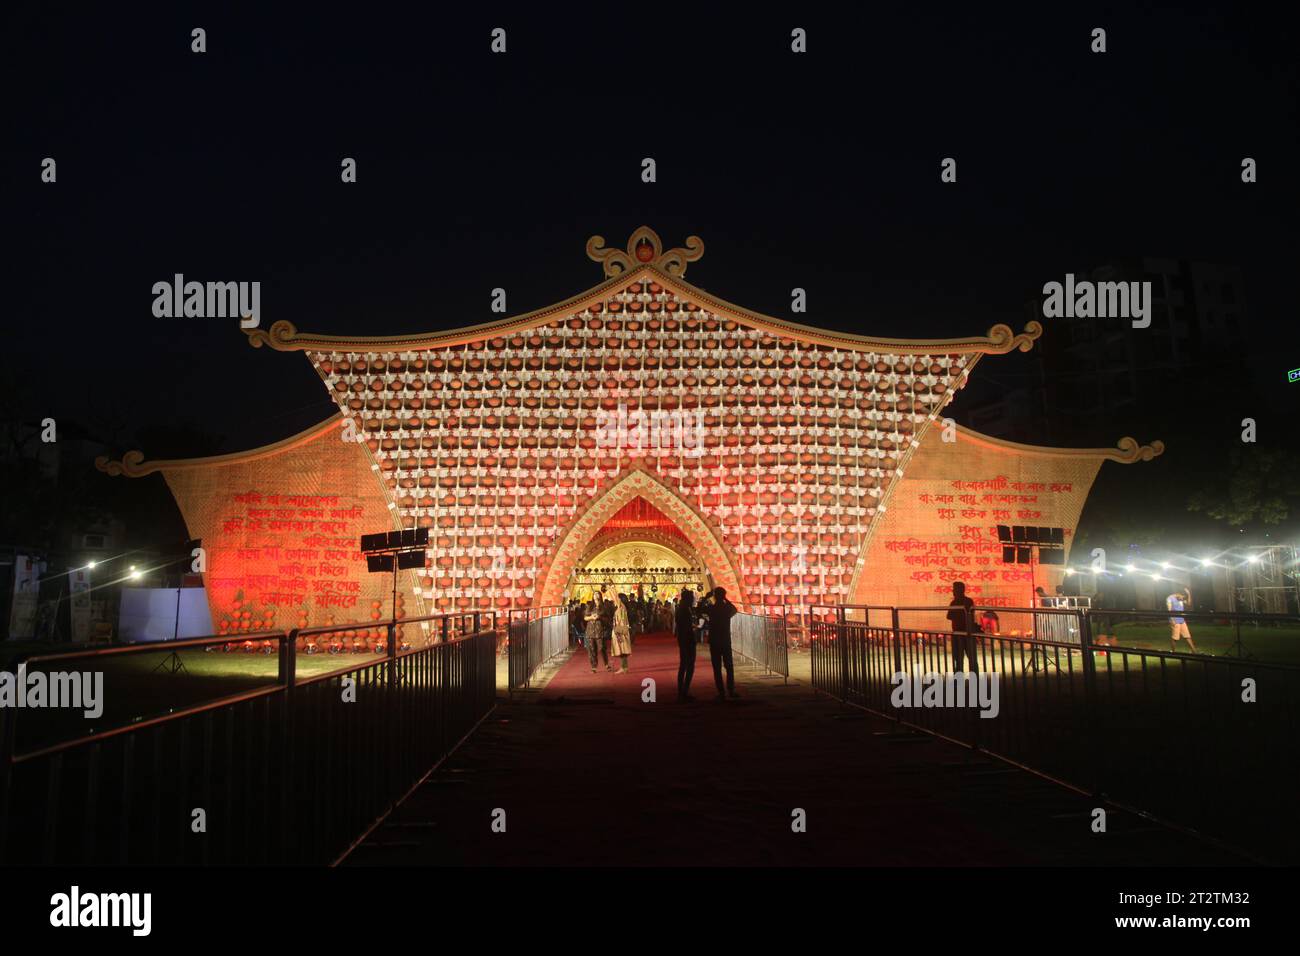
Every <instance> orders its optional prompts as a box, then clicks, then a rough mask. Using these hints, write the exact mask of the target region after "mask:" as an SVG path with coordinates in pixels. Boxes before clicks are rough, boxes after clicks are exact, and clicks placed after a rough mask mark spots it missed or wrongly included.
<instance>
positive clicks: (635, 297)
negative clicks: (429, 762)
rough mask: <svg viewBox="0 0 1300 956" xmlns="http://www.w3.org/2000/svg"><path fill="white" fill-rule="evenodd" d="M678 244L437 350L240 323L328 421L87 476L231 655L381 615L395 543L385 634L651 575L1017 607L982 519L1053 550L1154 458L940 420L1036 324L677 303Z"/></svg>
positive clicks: (799, 600)
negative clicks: (150, 501)
mask: <svg viewBox="0 0 1300 956" xmlns="http://www.w3.org/2000/svg"><path fill="white" fill-rule="evenodd" d="M703 248H704V247H703V243H702V242H700V240H699V239H698V238H696V237H690V238H689V239H687V241H686V246H685V248H677V249H669V250H664V249H663V247H662V245H661V243H660V240H659V237H658V236H657V235H656V234H655V233H654V232H653V231H652V230H650V229H648V228H645V227H642V228H641V229H638V230H637V231H636V232H635V233H634V234H633V235H632V237H631V239H630V240H629V242H628V244H627V247H626V251H624V250H620V249H615V248H610V247H607V246H606V245H605V243H604V240H603V239H601V238H600V237H599V236H597V237H593V238H592V239H591V240H590V241H589V242H588V243H587V254H588V255H589V256H590V257H591V258H592V259H593V260H595V261H597V262H599V263H600V264H601V265H602V267H603V268H604V273H605V279H604V281H603V282H601V283H600V284H599V285H597V286H595V287H593V288H591V289H589V290H587V291H586V292H583V293H581V294H579V295H577V296H574V297H573V298H570V299H567V300H565V301H564V302H561V303H559V304H557V305H553V306H549V307H547V308H544V309H539V310H537V311H534V312H530V313H528V314H527V315H523V316H519V317H517V318H508V319H502V320H500V321H497V322H490V323H486V324H483V325H478V326H473V327H470V328H464V329H458V330H454V331H450V332H437V333H431V334H426V335H410V336H393V337H378V338H377V337H349V336H325V335H312V334H308V333H303V332H299V331H298V330H297V329H296V328H295V327H294V326H293V325H292V324H290V323H289V322H285V321H280V322H276V323H275V324H274V325H272V326H271V327H270V328H269V329H267V330H262V329H251V330H246V331H247V334H248V336H249V341H250V343H251V344H252V345H253V346H255V347H261V346H264V345H265V346H269V347H270V348H272V349H276V350H278V351H282V352H302V353H304V354H305V355H306V357H307V358H308V359H309V360H310V361H311V363H312V365H313V366H314V367H315V368H316V370H317V372H318V373H319V374H320V377H321V381H322V382H323V383H324V385H325V388H326V389H327V390H328V391H329V393H330V394H331V395H332V396H333V397H334V399H335V400H336V401H337V403H338V406H339V413H338V414H337V415H334V416H332V417H331V418H329V419H328V420H326V421H324V422H322V423H320V424H319V425H317V426H315V427H313V428H311V429H308V430H307V431H305V432H302V433H301V434H298V435H294V436H293V437H290V438H287V439H285V440H284V441H281V442H279V443H277V444H274V445H269V446H266V447H263V448H257V449H254V450H252V451H247V452H243V453H238V454H232V455H223V456H219V457H212V458H199V459H188V460H179V461H152V462H146V461H145V460H144V456H143V455H142V454H141V453H140V452H129V453H127V454H126V455H125V456H124V457H123V458H122V459H121V460H120V461H112V462H110V461H107V460H104V459H101V460H100V461H99V462H98V463H97V464H98V466H99V467H100V468H101V469H102V470H105V471H107V472H109V473H110V474H124V475H129V476H138V475H147V474H150V473H152V472H161V473H162V475H163V477H164V478H165V480H166V482H167V485H168V487H169V488H170V489H171V491H172V493H173V495H174V496H175V498H176V501H177V503H178V505H179V506H180V509H181V511H182V513H183V515H184V518H185V521H186V523H187V525H188V527H189V531H190V534H191V535H192V536H194V537H198V538H202V539H203V542H204V546H205V548H206V551H207V572H206V575H205V585H206V588H207V594H208V600H209V604H210V607H211V611H212V618H213V625H214V629H216V630H217V631H218V632H222V633H232V634H233V633H238V632H240V631H249V630H257V629H259V628H262V627H275V628H285V627H292V626H302V625H306V624H333V623H343V622H349V621H357V620H365V619H367V618H370V619H375V620H378V619H379V618H380V617H386V616H387V610H388V604H389V601H390V600H391V599H390V598H389V597H388V593H389V587H390V581H389V579H388V577H387V576H386V575H382V574H368V573H367V572H366V564H365V560H364V558H363V557H362V556H361V555H360V553H359V551H358V537H359V536H360V535H361V534H362V533H364V532H371V531H376V530H385V529H401V528H413V527H426V528H429V529H430V548H429V554H428V560H427V566H426V567H425V568H424V569H423V570H415V571H409V572H402V574H403V575H406V577H405V578H404V579H403V580H402V582H401V588H400V590H399V595H398V613H399V615H402V616H406V615H408V614H412V615H413V614H428V613H434V612H437V611H443V610H469V609H497V610H504V609H510V608H521V607H527V606H529V605H551V604H556V603H559V602H562V601H564V600H565V599H566V598H569V597H572V596H579V597H580V596H583V595H584V594H585V593H586V592H587V591H589V590H590V588H591V587H592V586H595V585H598V584H600V583H603V582H604V581H610V582H614V583H615V584H616V586H617V587H619V588H620V589H635V586H636V585H637V584H640V585H642V586H643V590H644V591H645V593H647V596H649V593H650V588H651V587H653V586H654V584H655V582H656V581H657V580H662V582H663V586H662V588H661V590H662V591H663V592H664V593H665V594H672V593H675V592H676V590H677V589H678V588H679V587H680V586H682V585H683V583H684V582H690V583H693V584H694V585H696V586H712V585H722V586H724V587H726V589H727V591H728V592H729V594H730V595H732V596H733V598H734V599H736V600H737V601H738V602H744V603H749V604H755V605H765V606H767V607H770V608H780V607H781V606H783V605H785V606H789V605H794V606H805V607H806V606H809V605H813V604H838V603H869V604H882V605H933V604H943V603H946V602H947V600H948V595H949V589H950V583H951V582H952V581H953V580H958V579H960V580H963V581H965V582H966V583H967V588H968V593H970V594H972V596H973V597H974V598H975V600H976V603H978V604H995V605H1002V606H1008V605H1018V606H1024V605H1025V604H1026V603H1027V602H1028V601H1029V599H1030V593H1031V590H1032V589H1031V573H1032V572H1031V569H1027V568H1025V567H1024V566H1023V565H1015V564H1006V563H1004V562H1003V551H1002V548H1001V546H1000V545H999V541H998V537H997V530H996V526H997V525H999V524H1007V525H1016V524H1021V525H1030V526H1034V525H1037V526H1051V527H1061V528H1064V529H1066V541H1067V543H1068V542H1069V540H1070V536H1071V535H1072V534H1073V531H1074V528H1075V526H1076V524H1077V522H1078V519H1079V514H1080V512H1081V510H1082V508H1083V504H1084V501H1085V499H1086V497H1087V494H1088V490H1089V489H1090V487H1091V486H1092V482H1093V480H1094V478H1095V477H1096V474H1097V471H1098V469H1099V468H1100V467H1101V464H1102V462H1103V461H1104V460H1107V459H1110V460H1112V461H1117V462H1135V461H1139V460H1149V459H1150V458H1152V457H1154V456H1155V455H1158V454H1160V453H1161V451H1162V450H1163V447H1162V445H1161V444H1160V443H1159V442H1154V443H1152V444H1151V445H1149V446H1141V445H1139V444H1138V443H1137V442H1136V441H1135V440H1133V439H1131V438H1124V439H1122V440H1121V441H1120V442H1119V443H1118V446H1117V447H1116V448H1114V449H1058V448H1041V447H1035V446H1027V445H1020V444H1014V443H1010V442H1005V441H1001V440H998V439H996V438H992V437H989V436H986V435H981V434H979V433H976V432H973V431H970V430H967V429H962V428H957V427H956V426H954V425H952V424H951V422H950V421H948V420H947V419H945V418H944V417H943V410H944V407H945V406H946V405H947V404H948V402H949V401H951V400H952V398H953V396H954V394H956V392H957V391H958V390H959V389H960V388H961V387H962V386H963V385H964V384H965V383H966V381H967V379H968V377H969V376H970V374H971V370H972V368H973V367H974V366H975V364H976V362H977V361H978V360H979V358H980V357H981V356H982V355H985V354H1002V353H1006V352H1010V351H1012V350H1013V349H1019V350H1022V351H1025V350H1028V349H1030V348H1031V347H1032V345H1033V342H1034V340H1035V339H1036V338H1037V337H1038V336H1039V335H1040V334H1041V332H1042V327H1041V326H1040V325H1039V324H1038V323H1036V322H1030V323H1029V324H1028V325H1027V326H1026V327H1025V329H1024V331H1022V332H1019V333H1017V332H1015V331H1013V330H1012V329H1011V328H1010V327H1008V326H1006V325H996V326H994V327H993V328H992V329H990V330H989V331H988V333H987V334H986V335H982V336H972V337H970V338H962V339H941V340H904V339H883V338H870V337H866V336H858V335H850V334H847V333H843V332H832V331H826V330H822V329H815V328H810V327H808V326H803V325H798V324H795V323H793V322H789V321H786V320H784V319H777V318H772V317H770V316H766V315H760V314H757V313H754V312H750V311H748V310H747V309H744V308H741V307H740V306H736V305H732V304H730V303H729V302H726V301H723V300H722V299H719V298H717V297H716V296H714V295H712V294H710V293H707V292H704V291H703V290H701V289H698V288H696V287H695V286H693V285H691V284H690V283H688V282H687V281H686V280H685V278H684V277H685V274H686V267H687V264H688V263H692V262H695V261H696V260H698V259H699V258H700V257H701V255H702V254H703ZM638 560H641V561H642V562H643V565H638V564H637V561H638ZM641 566H644V567H646V568H655V569H658V570H657V571H656V572H655V573H656V574H658V573H663V574H664V575H666V576H665V577H663V578H662V579H656V578H654V576H653V575H651V574H649V573H648V572H647V573H646V574H644V575H641V576H640V577H638V572H637V569H638V567H641ZM1063 572H1064V568H1062V567H1041V568H1038V569H1037V578H1036V583H1038V584H1041V585H1044V586H1047V587H1048V590H1049V593H1051V590H1052V588H1053V587H1054V586H1055V585H1056V584H1059V583H1061V575H1062V573H1063ZM656 593H658V592H656Z"/></svg>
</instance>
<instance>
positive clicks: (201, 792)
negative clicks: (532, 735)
mask: <svg viewBox="0 0 1300 956" xmlns="http://www.w3.org/2000/svg"><path fill="white" fill-rule="evenodd" d="M416 625H419V627H418V628H416V627H414V626H416ZM376 628H378V629H379V631H380V633H381V634H385V635H387V636H386V639H385V640H384V643H383V646H382V653H374V652H371V651H370V647H369V645H367V653H366V657H365V658H364V659H362V660H359V661H357V662H356V663H354V664H351V665H348V666H344V667H341V668H338V669H333V670H329V671H326V672H321V673H311V668H307V669H306V670H304V672H303V673H302V674H300V673H299V666H298V665H299V663H300V658H299V656H298V652H299V651H300V650H302V649H304V648H305V647H306V645H307V643H308V641H309V640H310V639H313V638H315V639H321V638H323V639H326V640H334V639H338V640H340V641H341V640H342V639H343V638H346V637H352V636H355V637H356V639H357V640H360V635H363V634H364V635H368V636H372V635H373V633H374V631H375V629H376ZM403 634H405V635H406V637H403V636H402V635H403ZM443 635H446V636H447V637H446V640H443V639H442V636H443ZM497 637H498V635H497V629H496V615H495V613H494V612H491V611H486V612H476V613H470V614H457V615H444V616H428V617H419V618H411V619H406V620H402V621H397V622H394V621H387V622H380V623H379V624H378V625H377V624H375V623H374V622H367V623H357V624H346V625H332V626H328V627H313V628H302V629H296V630H293V631H289V632H287V633H286V632H284V631H271V632H259V633H254V634H240V635H237V636H235V637H234V638H232V637H231V636H229V635H217V636H213V637H208V638H196V639H192V640H183V641H170V642H165V643H163V644H162V645H154V644H149V645H133V646H125V647H113V648H101V649H97V650H90V651H81V652H74V653H70V654H60V655H51V656H45V657H37V658H31V659H28V660H27V661H26V662H25V664H24V666H25V667H28V668H30V667H34V666H43V667H48V666H49V665H51V664H54V665H60V664H68V663H69V662H71V661H72V660H73V659H74V658H75V659H80V660H82V661H88V662H89V663H88V664H87V665H85V666H88V667H90V668H98V669H99V670H100V671H104V670H111V671H112V672H113V678H114V680H116V681H118V682H119V683H118V684H117V685H116V686H117V687H118V688H119V689H122V690H129V689H131V688H133V687H134V688H137V689H138V688H139V687H141V686H144V685H143V684H141V682H140V680H139V677H140V672H141V670H142V668H140V667H139V666H136V665H138V664H139V663H140V662H141V660H142V659H143V660H144V662H145V668H144V669H143V672H144V673H145V674H146V675H148V676H149V686H150V687H162V688H164V689H172V688H176V689H178V690H179V689H183V688H186V687H189V686H190V685H191V684H192V683H193V682H195V681H199V682H211V683H213V684H217V685H219V686H223V687H224V686H225V683H228V682H229V680H234V678H229V677H228V676H222V674H221V668H220V666H219V665H208V666H204V663H203V661H204V651H205V650H207V649H208V648H218V649H219V648H221V647H223V646H225V645H230V644H231V643H232V642H239V643H242V642H245V641H253V642H256V643H257V644H258V645H259V646H260V645H262V644H263V643H264V642H270V643H271V644H272V645H273V647H272V651H273V652H274V653H276V655H277V666H276V668H275V671H274V672H273V673H274V675H275V676H274V678H271V676H270V674H271V673H272V672H271V671H270V670H269V668H268V669H267V674H266V675H265V677H264V679H263V681H262V684H263V686H258V687H255V688H253V689H250V690H242V691H240V692H238V693H235V694H230V695H220V696H216V697H214V698H213V699H208V700H201V701H190V702H188V703H186V704H185V705H184V706H180V707H175V708H167V709H164V710H163V711H162V712H157V710H158V708H157V707H156V706H155V707H152V708H141V707H140V705H139V704H138V703H137V705H136V706H137V710H138V718H137V719H133V720H130V721H128V722H119V723H118V725H116V726H105V727H103V728H102V729H97V732H94V733H89V734H87V733H84V732H82V733H80V734H77V735H72V736H65V737H64V738H63V739H61V740H58V741H54V742H50V741H44V742H41V743H39V744H36V745H29V743H28V741H27V738H28V736H29V735H27V734H25V733H24V730H23V728H22V727H21V726H20V724H22V722H23V720H24V717H25V716H26V715H25V712H23V711H20V710H15V709H3V710H0V860H3V861H4V862H9V863H46V864H74V863H75V864H136V863H145V864H200V865H202V864H267V863H317V864H319V863H329V862H331V861H334V860H337V859H339V858H340V857H341V856H342V855H344V854H345V853H346V852H348V851H349V850H350V849H351V847H352V846H354V845H355V844H356V842H357V841H358V840H359V838H360V837H361V836H364V834H366V833H368V832H369V831H370V829H372V828H373V827H374V826H375V825H376V824H377V822H378V821H380V820H381V819H382V818H383V817H384V816H385V815H386V814H387V813H388V812H389V811H390V810H391V809H392V807H393V806H394V805H395V803H396V802H397V801H399V800H400V799H402V798H403V797H404V795H405V794H406V793H408V792H409V791H410V790H411V789H412V788H413V787H414V786H416V785H417V784H418V783H419V781H420V780H421V779H423V777H424V776H426V775H427V774H428V773H429V772H431V771H432V769H433V768H434V767H435V766H436V765H437V764H438V763H439V762H440V761H441V760H442V759H444V758H445V757H446V756H447V755H448V754H449V753H450V752H451V751H452V750H454V749H455V747H456V746H457V745H458V744H459V742H460V741H462V740H463V739H464V738H465V736H467V735H468V734H469V733H470V732H471V731H472V730H473V729H474V728H475V727H476V726H477V725H478V723H479V722H480V721H481V720H482V719H483V718H484V717H486V716H487V714H488V713H490V712H491V711H492V709H493V708H494V707H495V705H496V673H495V669H496V664H495V658H496V642H497ZM412 644H414V645H423V646H409V645H412ZM195 651H197V654H195V655H194V656H193V658H192V659H191V660H190V662H189V666H181V667H175V668H169V669H168V672H167V673H164V674H161V675H158V674H149V671H148V669H147V665H148V664H152V663H153V661H152V659H151V658H149V657H148V656H149V655H153V656H155V657H156V656H159V655H169V654H171V653H172V652H176V654H177V655H179V656H180V658H181V661H182V664H183V663H184V657H185V655H187V654H191V653H192V652H195ZM304 656H305V655H304ZM332 659H333V658H331V660H332ZM208 660H209V661H210V660H211V658H208ZM223 682H224V683H223ZM235 682H236V684H237V683H238V681H237V680H236V681H235ZM109 686H110V687H111V686H114V685H112V684H109ZM106 690H108V687H106ZM20 715H23V716H20Z"/></svg>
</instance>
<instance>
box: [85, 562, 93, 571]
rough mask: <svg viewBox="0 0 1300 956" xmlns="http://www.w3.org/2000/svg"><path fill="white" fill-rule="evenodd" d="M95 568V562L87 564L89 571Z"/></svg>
mask: <svg viewBox="0 0 1300 956" xmlns="http://www.w3.org/2000/svg"><path fill="white" fill-rule="evenodd" d="M94 566H95V562H94V561H90V562H87V564H86V568H87V569H90V568H93V567H94Z"/></svg>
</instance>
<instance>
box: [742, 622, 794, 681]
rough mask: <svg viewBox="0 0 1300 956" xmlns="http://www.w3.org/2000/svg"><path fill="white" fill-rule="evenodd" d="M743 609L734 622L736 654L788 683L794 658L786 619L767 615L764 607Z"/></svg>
mask: <svg viewBox="0 0 1300 956" xmlns="http://www.w3.org/2000/svg"><path fill="white" fill-rule="evenodd" d="M743 607H744V608H745V610H741V611H740V612H739V613H738V614H736V616H735V617H733V618H732V619H731V647H732V650H733V651H734V652H735V653H737V654H739V655H740V656H741V657H744V658H746V659H747V660H750V661H752V662H753V663H754V664H756V665H757V666H759V667H761V668H763V669H764V670H765V671H767V673H769V674H776V675H779V676H780V677H781V678H782V679H784V680H787V681H788V680H789V678H790V657H789V648H788V645H787V642H786V621H785V618H784V617H776V616H774V615H771V614H766V613H763V608H762V607H753V606H751V605H743Z"/></svg>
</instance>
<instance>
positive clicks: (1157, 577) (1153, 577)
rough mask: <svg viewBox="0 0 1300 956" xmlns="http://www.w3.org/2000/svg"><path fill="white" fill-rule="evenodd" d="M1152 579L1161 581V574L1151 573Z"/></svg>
mask: <svg viewBox="0 0 1300 956" xmlns="http://www.w3.org/2000/svg"><path fill="white" fill-rule="evenodd" d="M1151 580H1152V581H1159V580H1160V575H1158V574H1152V575H1151Z"/></svg>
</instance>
